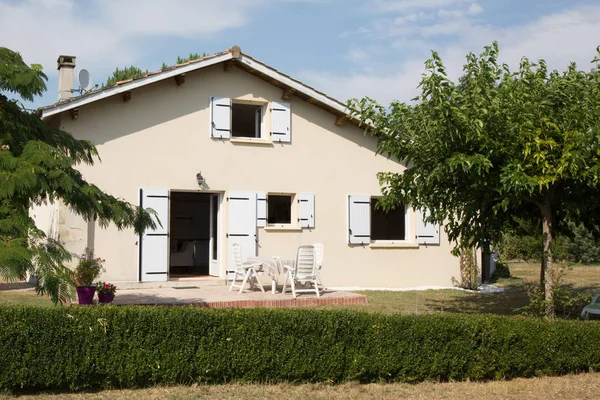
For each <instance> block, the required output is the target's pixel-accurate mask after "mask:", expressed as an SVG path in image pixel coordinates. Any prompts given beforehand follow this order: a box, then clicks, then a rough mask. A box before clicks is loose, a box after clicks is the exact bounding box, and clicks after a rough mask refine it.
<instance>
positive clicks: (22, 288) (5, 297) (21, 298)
mask: <svg viewBox="0 0 600 400" xmlns="http://www.w3.org/2000/svg"><path fill="white" fill-rule="evenodd" d="M0 304H6V305H23V306H37V307H51V306H54V304H52V302H51V301H50V298H49V297H48V296H38V295H36V294H35V291H34V290H33V288H32V287H31V285H28V284H27V283H24V282H14V283H9V282H4V281H0Z"/></svg>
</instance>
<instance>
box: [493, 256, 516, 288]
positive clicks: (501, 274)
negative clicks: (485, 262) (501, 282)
mask: <svg viewBox="0 0 600 400" xmlns="http://www.w3.org/2000/svg"><path fill="white" fill-rule="evenodd" d="M511 276H512V275H511V273H510V268H509V266H508V263H507V262H506V261H505V260H504V259H502V257H500V258H498V260H497V261H496V269H495V270H494V273H493V274H492V277H491V278H492V279H491V281H492V282H496V281H497V280H498V279H500V278H504V279H508V278H510V277H511Z"/></svg>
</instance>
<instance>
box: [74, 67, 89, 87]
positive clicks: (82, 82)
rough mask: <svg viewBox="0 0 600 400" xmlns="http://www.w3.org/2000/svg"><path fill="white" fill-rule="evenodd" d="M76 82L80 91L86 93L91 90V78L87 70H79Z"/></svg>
mask: <svg viewBox="0 0 600 400" xmlns="http://www.w3.org/2000/svg"><path fill="white" fill-rule="evenodd" d="M77 80H78V81H79V87H80V88H81V89H82V90H85V91H88V90H90V89H91V88H92V76H91V75H90V72H89V71H88V70H87V69H85V68H82V69H80V70H79V74H78V75H77Z"/></svg>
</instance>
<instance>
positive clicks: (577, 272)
mask: <svg viewBox="0 0 600 400" xmlns="http://www.w3.org/2000/svg"><path fill="white" fill-rule="evenodd" d="M510 270H511V274H512V277H511V278H508V279H500V280H499V281H498V282H496V283H495V284H494V285H495V286H499V287H502V288H503V289H504V292H503V293H487V294H484V293H472V292H467V291H461V290H451V289H448V290H423V291H404V292H393V291H363V292H359V293H362V294H365V295H367V297H368V301H369V303H368V304H366V305H348V306H322V307H324V308H333V307H345V308H350V309H359V310H363V311H369V312H378V313H385V314H409V313H425V312H453V313H465V314H497V315H518V314H519V313H520V312H519V311H518V309H519V308H520V307H523V306H525V305H527V303H528V297H527V293H526V290H525V283H526V282H535V281H536V280H539V270H540V266H539V264H534V263H512V264H511V265H510ZM564 285H565V286H566V287H568V288H569V289H572V290H573V291H574V292H575V293H590V294H592V293H597V292H600V266H598V265H575V266H573V267H572V269H571V270H570V271H568V272H567V274H566V276H565V278H564ZM573 316H575V315H573Z"/></svg>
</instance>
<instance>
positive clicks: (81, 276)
mask: <svg viewBox="0 0 600 400" xmlns="http://www.w3.org/2000/svg"><path fill="white" fill-rule="evenodd" d="M103 262H104V260H103V259H102V258H100V257H94V251H93V250H92V249H86V250H85V253H84V254H82V255H81V257H80V258H79V262H78V263H77V267H76V268H75V273H74V279H75V284H76V285H77V286H93V285H94V281H95V280H96V279H98V278H99V277H100V275H102V272H104V268H103V267H102V263H103Z"/></svg>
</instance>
